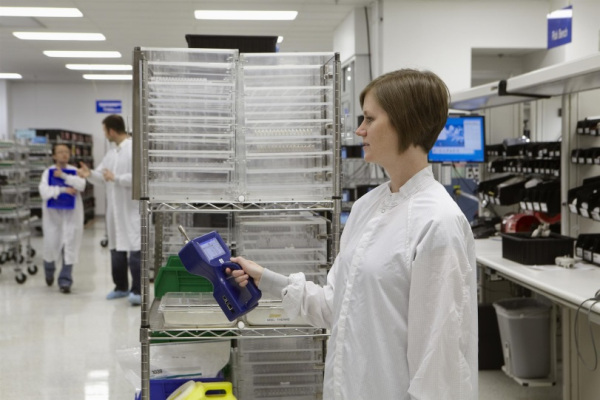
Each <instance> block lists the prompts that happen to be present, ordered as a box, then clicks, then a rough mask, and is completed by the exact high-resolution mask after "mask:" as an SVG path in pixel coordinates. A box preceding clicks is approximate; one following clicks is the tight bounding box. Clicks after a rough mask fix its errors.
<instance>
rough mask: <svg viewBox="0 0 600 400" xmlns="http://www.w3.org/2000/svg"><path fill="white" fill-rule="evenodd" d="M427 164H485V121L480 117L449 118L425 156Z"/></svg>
mask: <svg viewBox="0 0 600 400" xmlns="http://www.w3.org/2000/svg"><path fill="white" fill-rule="evenodd" d="M427 158H428V160H429V162H441V163H444V162H446V163H454V162H470V163H482V162H485V121H484V118H483V116H482V115H463V116H449V117H448V120H447V121H446V125H445V126H444V129H443V130H442V132H440V135H439V136H438V139H437V141H436V142H435V144H434V145H433V148H432V149H431V150H430V151H429V154H428V155H427Z"/></svg>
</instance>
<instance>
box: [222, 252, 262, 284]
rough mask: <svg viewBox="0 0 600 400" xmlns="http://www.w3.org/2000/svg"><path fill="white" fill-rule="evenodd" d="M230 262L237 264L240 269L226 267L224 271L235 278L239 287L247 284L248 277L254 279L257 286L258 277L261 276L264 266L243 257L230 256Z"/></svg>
mask: <svg viewBox="0 0 600 400" xmlns="http://www.w3.org/2000/svg"><path fill="white" fill-rule="evenodd" d="M231 262H234V263H236V264H239V265H240V266H241V267H242V269H233V270H232V269H231V268H227V269H226V270H225V272H226V273H227V274H228V275H231V276H233V277H234V278H235V281H236V282H237V283H238V285H240V286H241V287H245V286H246V285H247V284H248V279H249V278H252V279H254V283H255V284H256V286H258V283H259V282H260V278H261V277H262V274H263V270H264V268H263V267H261V266H260V265H258V264H257V263H255V262H254V261H250V260H246V259H245V258H244V257H231Z"/></svg>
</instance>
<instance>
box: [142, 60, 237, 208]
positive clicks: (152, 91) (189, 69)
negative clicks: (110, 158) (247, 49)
mask: <svg viewBox="0 0 600 400" xmlns="http://www.w3.org/2000/svg"><path fill="white" fill-rule="evenodd" d="M146 57H147V59H148V63H147V65H148V85H147V91H148V94H147V98H146V100H145V102H144V105H143V106H144V109H145V112H146V114H147V118H148V126H147V129H148V175H149V191H150V198H151V199H152V200H162V201H169V200H171V201H173V200H176V201H181V200H182V199H183V200H187V201H190V202H192V201H214V200H223V199H224V197H223V196H224V195H225V194H227V193H231V190H232V189H231V188H232V182H233V181H234V168H235V119H236V114H235V97H236V96H235V92H236V73H235V60H236V58H237V51H236V50H202V51H198V50H194V49H192V50H186V51H177V50H166V49H159V50H154V51H148V52H147V53H146Z"/></svg>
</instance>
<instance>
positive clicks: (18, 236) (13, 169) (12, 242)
mask: <svg viewBox="0 0 600 400" xmlns="http://www.w3.org/2000/svg"><path fill="white" fill-rule="evenodd" d="M28 155H29V149H28V147H27V146H26V145H23V144H20V143H18V142H15V141H7V140H5V141H0V271H1V270H2V267H4V266H5V265H9V264H11V265H13V268H14V271H15V280H16V281H17V282H18V283H24V282H25V281H26V280H27V275H26V274H25V272H24V271H23V269H24V268H23V265H25V266H26V268H25V269H26V270H27V272H28V273H29V274H31V275H34V274H36V273H37V271H38V268H37V266H36V265H34V264H33V255H34V250H33V248H32V247H31V242H30V238H31V227H30V222H31V209H30V206H29V193H30V185H29V166H28Z"/></svg>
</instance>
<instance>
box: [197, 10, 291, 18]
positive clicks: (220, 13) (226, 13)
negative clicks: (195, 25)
mask: <svg viewBox="0 0 600 400" xmlns="http://www.w3.org/2000/svg"><path fill="white" fill-rule="evenodd" d="M297 15H298V11H241V10H238V11H236V10H196V11H194V16H195V17H196V19H215V20H244V21H291V20H294V19H296V16H297Z"/></svg>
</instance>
